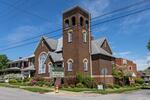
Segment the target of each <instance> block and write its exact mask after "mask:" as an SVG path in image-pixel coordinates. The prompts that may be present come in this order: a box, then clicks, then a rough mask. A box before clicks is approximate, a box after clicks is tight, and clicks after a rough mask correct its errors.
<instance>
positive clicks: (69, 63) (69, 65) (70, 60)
mask: <svg viewBox="0 0 150 100" xmlns="http://www.w3.org/2000/svg"><path fill="white" fill-rule="evenodd" d="M67 64H68V71H72V67H73V60H72V59H69V60H68V61H67Z"/></svg>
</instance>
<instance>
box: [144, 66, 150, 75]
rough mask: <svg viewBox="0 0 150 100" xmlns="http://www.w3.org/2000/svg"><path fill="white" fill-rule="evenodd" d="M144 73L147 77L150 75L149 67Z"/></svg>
mask: <svg viewBox="0 0 150 100" xmlns="http://www.w3.org/2000/svg"><path fill="white" fill-rule="evenodd" d="M144 72H145V73H146V74H147V75H150V67H148V68H147V69H145V70H144Z"/></svg>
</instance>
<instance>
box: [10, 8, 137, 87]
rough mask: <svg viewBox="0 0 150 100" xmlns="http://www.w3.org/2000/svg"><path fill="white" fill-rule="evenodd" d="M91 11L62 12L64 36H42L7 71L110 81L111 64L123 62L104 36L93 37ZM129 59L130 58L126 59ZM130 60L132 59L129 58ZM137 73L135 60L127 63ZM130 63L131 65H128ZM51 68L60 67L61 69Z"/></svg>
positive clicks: (72, 10)
mask: <svg viewBox="0 0 150 100" xmlns="http://www.w3.org/2000/svg"><path fill="white" fill-rule="evenodd" d="M90 23H91V16H90V13H89V12H88V11H86V10H84V9H82V8H81V7H79V6H76V7H74V8H71V9H68V10H66V11H65V12H63V29H62V30H63V31H62V33H63V36H62V37H60V38H59V39H52V38H48V37H44V36H43V37H42V38H41V39H40V41H39V43H38V45H37V47H36V49H35V51H34V54H33V55H32V56H30V57H26V58H21V59H19V60H16V61H13V62H10V64H9V67H10V68H9V71H10V70H13V71H14V70H17V71H19V69H18V68H20V70H21V72H22V73H23V74H24V75H28V76H31V75H32V76H34V77H44V78H47V79H54V78H55V79H56V78H57V77H61V78H62V79H63V80H64V82H66V83H67V79H69V78H72V79H73V78H75V77H76V74H77V73H82V74H83V75H86V76H90V77H92V78H93V79H94V80H95V82H96V83H103V82H104V74H105V82H106V83H110V84H113V83H114V78H113V76H112V67H113V64H115V65H117V67H121V66H122V65H124V63H121V61H120V60H119V59H118V58H115V57H114V56H113V55H112V50H111V47H110V46H109V43H108V41H107V39H106V38H99V39H94V38H93V37H92V33H91V25H90ZM128 62H129V61H128ZM132 63H133V62H132ZM128 65H129V67H127V68H128V69H130V71H132V69H133V72H135V73H136V71H137V70H136V64H134V63H133V64H129V63H126V66H128ZM132 65H133V68H131V67H132ZM54 69H62V70H61V71H60V72H61V73H60V72H59V71H56V72H55V73H54V71H55V70H54Z"/></svg>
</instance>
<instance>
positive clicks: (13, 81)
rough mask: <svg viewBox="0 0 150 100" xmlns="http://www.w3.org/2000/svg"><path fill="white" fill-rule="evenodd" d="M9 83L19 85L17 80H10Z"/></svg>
mask: <svg viewBox="0 0 150 100" xmlns="http://www.w3.org/2000/svg"><path fill="white" fill-rule="evenodd" d="M9 83H17V80H16V79H10V80H9Z"/></svg>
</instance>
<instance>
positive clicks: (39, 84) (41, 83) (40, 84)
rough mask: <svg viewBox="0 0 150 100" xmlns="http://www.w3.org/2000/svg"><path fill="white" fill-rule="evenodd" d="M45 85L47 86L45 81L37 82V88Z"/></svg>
mask: <svg viewBox="0 0 150 100" xmlns="http://www.w3.org/2000/svg"><path fill="white" fill-rule="evenodd" d="M44 84H45V82H44V81H37V82H36V85H37V86H40V87H42V86H44Z"/></svg>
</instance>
